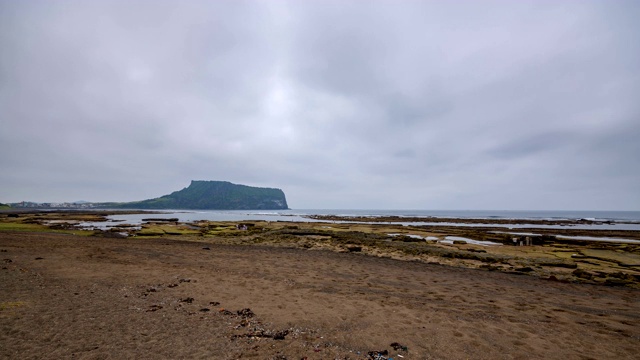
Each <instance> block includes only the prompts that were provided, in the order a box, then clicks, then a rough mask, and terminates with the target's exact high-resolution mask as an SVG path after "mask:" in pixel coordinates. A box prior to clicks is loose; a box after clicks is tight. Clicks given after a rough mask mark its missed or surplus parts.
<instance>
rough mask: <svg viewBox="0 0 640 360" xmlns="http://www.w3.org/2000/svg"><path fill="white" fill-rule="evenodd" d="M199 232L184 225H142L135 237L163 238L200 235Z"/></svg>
mask: <svg viewBox="0 0 640 360" xmlns="http://www.w3.org/2000/svg"><path fill="white" fill-rule="evenodd" d="M200 233H201V232H200V230H198V229H192V228H190V227H188V226H185V225H173V224H150V225H143V226H142V228H141V229H140V230H138V231H136V235H137V236H164V235H174V236H181V235H200Z"/></svg>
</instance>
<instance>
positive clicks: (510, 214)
mask: <svg viewBox="0 0 640 360" xmlns="http://www.w3.org/2000/svg"><path fill="white" fill-rule="evenodd" d="M311 215H336V216H342V217H355V216H358V217H371V218H372V221H371V223H383V222H380V221H376V220H375V217H376V216H398V217H407V218H409V217H425V218H426V217H437V218H455V219H521V220H524V221H523V222H522V223H520V224H504V225H496V224H490V225H489V224H487V225H486V226H491V227H504V228H509V229H518V228H528V227H534V226H535V227H537V228H551V229H554V228H556V229H566V228H567V227H568V225H532V224H527V223H526V220H579V219H585V220H593V221H596V222H597V223H596V224H575V225H570V226H571V227H572V228H575V229H593V230H640V211H541V210H535V211H527V210H345V209H291V210H255V211H252V210H193V211H191V210H162V213H161V214H148V213H147V214H127V215H110V216H109V217H108V219H109V220H111V221H112V222H120V223H122V222H126V223H129V224H140V223H142V222H143V219H146V218H177V219H178V221H181V222H194V221H198V220H208V221H258V220H264V221H289V222H316V221H318V220H314V219H311V218H309V217H308V216H311ZM334 222H349V221H348V219H347V218H345V219H344V221H334ZM400 224H403V225H433V226H446V225H450V226H483V225H482V224H475V223H469V224H466V223H464V222H463V223H459V222H456V223H442V222H437V223H436V222H429V221H428V219H425V221H419V222H412V221H407V222H400Z"/></svg>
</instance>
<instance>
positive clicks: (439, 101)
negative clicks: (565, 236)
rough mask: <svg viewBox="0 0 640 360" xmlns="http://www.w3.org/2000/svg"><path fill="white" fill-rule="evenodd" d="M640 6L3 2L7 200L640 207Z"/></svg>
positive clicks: (1, 177)
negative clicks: (264, 198) (274, 190)
mask: <svg viewBox="0 0 640 360" xmlns="http://www.w3.org/2000/svg"><path fill="white" fill-rule="evenodd" d="M638 18H640V4H638V2H635V1H615V2H609V1H607V2H605V1H563V2H559V1H554V2H551V1H517V2H514V1H487V2H485V1H483V2H477V1H456V2H437V1H404V2H397V1H372V2H361V1H352V2H345V1H246V2H245V1H213V2H212V1H181V2H177V1H135V2H128V1H119V0H114V1H80V0H78V1H37V0H34V1H11V0H0V49H2V51H0V126H1V131H0V152H1V153H2V157H0V166H1V168H2V172H1V174H0V185H2V186H1V187H0V202H17V201H22V200H34V201H74V200H80V199H83V200H90V201H132V200H140V199H145V198H152V197H157V196H160V195H163V194H167V193H169V192H171V191H174V190H179V189H181V188H183V187H185V186H187V185H188V184H189V181H190V180H192V179H193V180H228V181H232V182H235V183H242V184H247V185H253V186H269V187H279V188H282V189H283V190H284V191H285V193H286V194H287V198H288V202H289V205H290V206H291V207H292V208H347V209H372V208H381V209H572V210H574V209H575V210H588V209H593V210H607V209H609V210H638V209H640V208H639V207H638V206H639V205H638V204H640V186H639V185H638V184H640V156H639V154H640V141H638V139H640V101H638V94H640V42H638V41H637V34H638V33H640V25H638V22H637V21H636V20H637V19H638Z"/></svg>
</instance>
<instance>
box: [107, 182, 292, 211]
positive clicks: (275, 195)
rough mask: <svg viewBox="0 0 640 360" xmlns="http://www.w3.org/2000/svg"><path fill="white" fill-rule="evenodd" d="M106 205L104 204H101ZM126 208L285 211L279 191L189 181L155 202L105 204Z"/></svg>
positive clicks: (282, 196)
mask: <svg viewBox="0 0 640 360" xmlns="http://www.w3.org/2000/svg"><path fill="white" fill-rule="evenodd" d="M104 205H107V204H104ZM108 206H109V207H111V208H114V207H115V208H125V209H189V210H196V209H197V210H280V209H288V206H287V200H286V198H285V196H284V192H283V191H282V190H280V189H273V188H259V187H252V186H246V185H237V184H232V183H230V182H228V181H195V180H194V181H191V184H190V185H189V187H186V188H184V189H182V190H180V191H176V192H173V193H171V194H169V195H165V196H161V197H159V198H155V199H149V200H142V201H134V202H128V203H119V204H113V203H112V204H108Z"/></svg>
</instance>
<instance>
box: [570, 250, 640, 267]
mask: <svg viewBox="0 0 640 360" xmlns="http://www.w3.org/2000/svg"><path fill="white" fill-rule="evenodd" d="M579 253H580V255H583V256H584V257H585V258H587V259H595V260H600V261H607V262H611V263H615V264H617V265H619V266H623V267H638V268H640V254H636V253H631V252H618V251H613V250H600V249H581V250H580V252H579Z"/></svg>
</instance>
